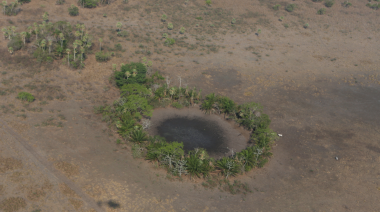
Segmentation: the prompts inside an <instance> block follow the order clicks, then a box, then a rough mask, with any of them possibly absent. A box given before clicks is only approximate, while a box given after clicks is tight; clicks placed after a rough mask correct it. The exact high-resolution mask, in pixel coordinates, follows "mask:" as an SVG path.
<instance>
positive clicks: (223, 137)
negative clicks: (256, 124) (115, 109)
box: [149, 108, 249, 158]
mask: <svg viewBox="0 0 380 212" xmlns="http://www.w3.org/2000/svg"><path fill="white" fill-rule="evenodd" d="M149 131H150V133H151V134H153V135H159V136H162V137H165V138H166V140H167V141H169V142H170V141H178V142H183V144H184V149H185V150H186V151H189V150H193V149H195V148H204V149H206V150H207V152H208V153H209V155H210V156H212V157H214V158H220V157H223V156H226V155H228V154H230V150H231V149H233V150H234V151H235V152H238V151H240V150H242V149H244V148H245V147H246V146H247V141H248V139H247V138H246V137H247V133H246V132H245V131H244V130H242V129H241V128H240V127H238V126H236V125H234V124H232V123H229V122H227V121H225V120H224V119H223V118H222V117H219V116H217V115H206V114H204V113H203V112H202V111H200V110H199V109H197V108H186V109H182V110H177V109H172V108H168V109H157V110H155V111H154V112H153V116H152V119H151V128H150V130H149ZM248 136H249V135H248Z"/></svg>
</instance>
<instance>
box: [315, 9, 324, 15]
mask: <svg viewBox="0 0 380 212" xmlns="http://www.w3.org/2000/svg"><path fill="white" fill-rule="evenodd" d="M325 13H326V9H325V8H321V9H319V10H318V11H317V14H318V15H323V14H325Z"/></svg>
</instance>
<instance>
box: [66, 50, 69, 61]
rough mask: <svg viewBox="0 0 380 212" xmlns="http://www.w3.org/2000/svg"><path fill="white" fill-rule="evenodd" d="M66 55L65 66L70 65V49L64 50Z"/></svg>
mask: <svg viewBox="0 0 380 212" xmlns="http://www.w3.org/2000/svg"><path fill="white" fill-rule="evenodd" d="M66 53H67V65H70V49H66Z"/></svg>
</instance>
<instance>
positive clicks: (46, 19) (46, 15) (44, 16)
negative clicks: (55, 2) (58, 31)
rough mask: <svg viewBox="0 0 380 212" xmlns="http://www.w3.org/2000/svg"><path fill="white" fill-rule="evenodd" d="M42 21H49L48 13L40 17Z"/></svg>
mask: <svg viewBox="0 0 380 212" xmlns="http://www.w3.org/2000/svg"><path fill="white" fill-rule="evenodd" d="M42 19H43V20H44V21H48V20H49V13H48V12H45V13H44V14H43V15H42Z"/></svg>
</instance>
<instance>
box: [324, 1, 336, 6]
mask: <svg viewBox="0 0 380 212" xmlns="http://www.w3.org/2000/svg"><path fill="white" fill-rule="evenodd" d="M334 3H335V2H334V0H326V1H325V6H326V7H332V6H333V5H334Z"/></svg>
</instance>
